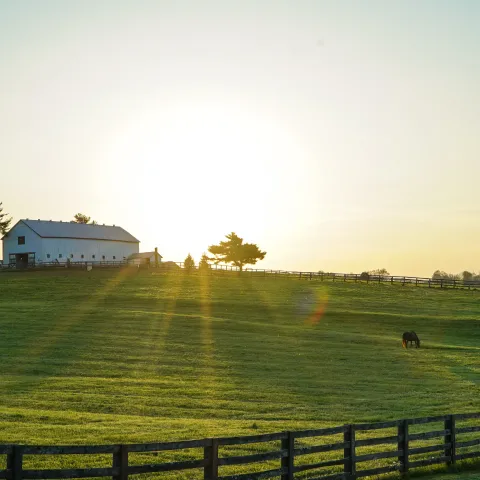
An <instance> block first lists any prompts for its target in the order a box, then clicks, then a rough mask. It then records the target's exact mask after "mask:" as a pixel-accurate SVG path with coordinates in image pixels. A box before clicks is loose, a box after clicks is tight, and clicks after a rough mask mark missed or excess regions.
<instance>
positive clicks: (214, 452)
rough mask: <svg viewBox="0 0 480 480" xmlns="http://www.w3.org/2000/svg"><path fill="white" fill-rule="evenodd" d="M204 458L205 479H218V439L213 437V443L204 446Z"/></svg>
mask: <svg viewBox="0 0 480 480" xmlns="http://www.w3.org/2000/svg"><path fill="white" fill-rule="evenodd" d="M203 458H204V459H205V467H203V479H204V480H217V478H218V439H216V438H212V444H211V445H210V446H208V447H204V448H203Z"/></svg>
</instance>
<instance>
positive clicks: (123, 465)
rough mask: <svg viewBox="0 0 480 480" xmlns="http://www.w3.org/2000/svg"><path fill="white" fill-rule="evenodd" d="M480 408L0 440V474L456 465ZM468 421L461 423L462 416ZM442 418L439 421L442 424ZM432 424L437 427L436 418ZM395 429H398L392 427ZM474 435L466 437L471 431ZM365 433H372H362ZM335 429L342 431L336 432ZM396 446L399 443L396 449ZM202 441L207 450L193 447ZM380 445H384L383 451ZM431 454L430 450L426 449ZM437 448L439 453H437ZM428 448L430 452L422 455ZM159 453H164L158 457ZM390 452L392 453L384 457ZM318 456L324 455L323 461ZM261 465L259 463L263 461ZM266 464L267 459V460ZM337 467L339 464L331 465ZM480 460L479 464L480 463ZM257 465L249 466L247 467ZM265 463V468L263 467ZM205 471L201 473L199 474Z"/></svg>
mask: <svg viewBox="0 0 480 480" xmlns="http://www.w3.org/2000/svg"><path fill="white" fill-rule="evenodd" d="M479 418H480V413H469V414H460V415H442V416H436V417H425V418H413V419H405V420H394V421H389V422H381V423H363V424H353V425H342V426H338V427H333V428H322V429H317V430H304V431H293V432H279V433H272V434H264V435H252V436H244V437H229V438H207V439H203V440H188V441H179V442H166V443H149V444H133V445H100V446H28V445H0V457H1V456H2V455H6V456H7V462H6V466H7V468H6V469H4V470H0V478H5V479H9V480H20V479H35V478H88V477H111V478H112V479H114V480H126V479H128V477H129V475H135V474H141V473H154V472H184V471H193V470H195V469H196V470H197V473H199V472H201V473H200V477H201V478H203V479H204V480H247V479H248V480H254V479H263V478H281V479H282V480H293V479H295V478H298V476H296V474H297V473H301V472H306V471H315V472H313V473H314V474H315V475H318V476H316V477H315V478H316V480H352V479H356V478H362V477H366V476H371V475H382V474H386V473H390V472H395V471H397V472H400V473H402V474H407V473H408V472H410V471H411V470H413V469H415V468H420V467H426V466H430V465H435V464H446V465H448V466H455V465H456V463H457V462H459V461H460V460H466V459H475V458H480V435H475V434H476V432H480V425H478V424H475V423H480V422H478V419H479ZM462 422H463V423H464V424H466V426H459V425H458V424H459V423H462ZM431 423H436V424H437V426H436V427H435V428H436V430H429V431H425V429H424V428H422V429H421V430H422V431H420V432H418V433H414V432H412V430H414V429H415V428H416V426H417V425H428V424H431ZM438 424H440V429H438V428H439V427H438ZM429 428H434V427H432V426H430V427H429ZM385 429H390V430H391V429H394V431H395V432H396V433H395V434H394V435H390V436H388V435H385V434H380V435H381V436H376V437H372V436H371V435H367V436H365V432H374V431H379V432H381V431H382V430H385ZM390 433H391V432H390ZM465 435H467V437H465ZM357 436H362V437H365V438H361V439H360V438H357ZM313 437H317V438H319V439H321V437H328V438H327V439H326V440H327V441H328V442H332V443H325V441H324V442H321V443H320V444H312V443H313V442H312V441H309V442H308V443H305V439H311V438H313ZM332 437H335V438H334V439H333V440H332ZM437 438H438V439H439V441H438V442H435V444H434V445H426V446H417V445H415V443H416V442H419V441H424V443H425V441H426V440H431V439H437ZM266 442H268V443H269V444H272V443H273V444H275V445H277V446H276V447H270V448H275V449H274V450H272V451H268V452H261V453H253V454H252V453H249V454H247V455H236V456H231V455H228V454H227V455H225V453H228V452H225V450H228V446H237V448H238V446H241V445H252V444H260V447H261V444H265V443H266ZM388 444H391V445H393V447H391V448H390V449H387V450H385V448H386V447H385V446H384V447H376V448H375V449H374V451H371V450H369V451H368V453H362V452H359V451H358V449H359V448H360V449H361V448H363V447H373V446H377V445H388ZM392 448H393V449H392ZM195 449H197V451H198V450H199V449H200V451H202V455H200V457H199V456H198V455H197V456H195V453H194V452H192V450H195ZM379 449H380V451H378V450H379ZM185 450H188V453H189V455H190V456H191V458H189V457H187V458H188V460H182V461H175V462H158V463H148V464H138V459H135V461H134V462H133V464H132V463H131V462H130V459H131V457H130V455H131V454H133V455H135V454H141V453H147V452H150V453H156V454H157V455H158V452H166V451H177V452H179V451H180V452H181V453H185ZM427 453H428V454H429V455H428V457H427V458H425V454H427ZM432 453H434V454H435V456H431V454H432ZM98 454H108V455H112V462H111V464H110V465H111V466H108V467H103V468H77V469H38V470H32V469H25V468H24V456H26V455H28V456H42V455H50V456H51V455H98ZM312 454H317V456H318V458H316V459H315V463H312V462H311V461H310V462H308V461H307V462H305V461H302V460H304V458H303V456H304V455H312ZM419 455H423V457H419ZM155 459H156V460H157V459H158V457H155ZM384 459H390V460H387V461H385V460H384ZM318 460H319V461H318ZM378 460H382V461H383V462H384V463H385V462H388V463H387V464H386V465H385V464H384V465H382V466H380V467H375V468H362V466H363V464H364V462H372V461H378ZM262 463H263V464H264V465H263V469H262V470H260V468H255V467H254V468H253V470H255V471H254V472H251V470H252V467H251V465H252V464H262ZM245 464H249V466H247V467H245V468H244V469H242V473H236V474H226V475H223V473H224V472H221V470H222V469H223V468H224V467H228V466H235V465H245ZM256 467H258V465H256ZM260 467H262V466H261V465H260ZM332 467H335V468H332ZM479 468H480V466H479ZM249 470H250V473H248V472H249ZM259 470H260V471H259ZM197 478H198V477H197Z"/></svg>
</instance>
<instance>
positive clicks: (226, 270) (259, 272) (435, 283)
mask: <svg viewBox="0 0 480 480" xmlns="http://www.w3.org/2000/svg"><path fill="white" fill-rule="evenodd" d="M88 266H90V267H92V268H124V267H129V268H141V269H146V268H148V269H152V270H153V269H156V270H158V271H159V272H161V273H185V269H184V264H183V262H168V263H167V264H165V263H160V265H159V266H158V267H156V266H155V265H153V264H152V265H129V264H128V263H127V262H125V261H97V262H69V263H66V262H63V263H59V262H48V263H47V262H43V263H37V264H34V265H29V266H28V267H27V268H26V270H42V269H45V270H48V269H59V268H61V269H64V268H72V269H85V268H87V267H88ZM19 270H21V269H16V268H15V265H14V264H11V265H3V268H0V271H4V272H6V271H10V272H12V271H19ZM189 273H191V274H194V275H217V274H218V275H229V274H231V275H233V274H235V275H243V276H251V277H269V278H298V279H303V280H321V281H330V282H364V283H377V284H385V283H391V284H393V283H396V284H400V285H403V286H405V285H414V286H416V287H419V286H423V287H425V286H426V287H429V288H454V289H457V288H458V289H469V290H470V289H474V290H476V289H480V281H479V280H459V279H450V278H428V277H409V276H402V275H370V274H365V273H334V272H322V271H320V272H303V271H296V270H268V269H260V268H247V269H245V270H243V271H240V269H239V268H238V267H233V266H231V265H210V266H209V268H208V269H199V268H198V266H195V267H194V268H193V269H192V270H191V271H190V272H189Z"/></svg>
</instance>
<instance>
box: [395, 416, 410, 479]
mask: <svg viewBox="0 0 480 480" xmlns="http://www.w3.org/2000/svg"><path fill="white" fill-rule="evenodd" d="M408 448H409V447H408V421H407V420H401V422H400V424H399V425H398V447H397V450H402V452H403V453H402V455H401V456H400V457H398V461H399V462H400V473H401V474H402V475H406V474H407V473H408V468H409V465H408Z"/></svg>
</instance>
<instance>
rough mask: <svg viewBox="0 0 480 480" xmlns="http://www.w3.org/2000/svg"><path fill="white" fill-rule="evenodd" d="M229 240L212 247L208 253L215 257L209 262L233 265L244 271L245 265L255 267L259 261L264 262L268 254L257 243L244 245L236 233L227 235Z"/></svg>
mask: <svg viewBox="0 0 480 480" xmlns="http://www.w3.org/2000/svg"><path fill="white" fill-rule="evenodd" d="M226 238H227V240H225V241H222V242H220V243H219V244H218V245H210V246H209V247H208V251H209V252H210V253H211V254H212V255H214V256H213V257H212V258H209V260H212V261H213V262H215V263H216V264H218V263H231V264H233V265H235V266H236V267H238V268H239V269H240V270H243V267H244V266H245V265H255V264H256V263H257V262H258V260H263V259H264V258H265V255H266V254H267V252H262V251H261V250H260V249H259V248H258V245H256V244H255V243H243V238H240V237H239V236H238V235H237V234H236V233H235V232H232V233H229V234H228V235H226Z"/></svg>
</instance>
